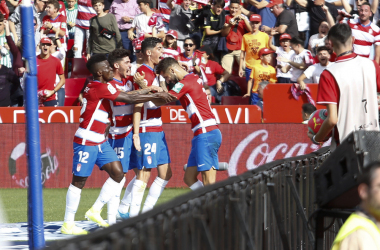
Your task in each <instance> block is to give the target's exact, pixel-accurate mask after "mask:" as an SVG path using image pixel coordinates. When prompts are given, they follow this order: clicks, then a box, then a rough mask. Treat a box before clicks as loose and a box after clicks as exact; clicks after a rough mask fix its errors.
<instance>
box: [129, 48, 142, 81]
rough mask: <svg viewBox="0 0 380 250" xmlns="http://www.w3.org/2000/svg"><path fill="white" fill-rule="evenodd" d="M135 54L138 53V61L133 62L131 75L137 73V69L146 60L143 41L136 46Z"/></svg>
mask: <svg viewBox="0 0 380 250" xmlns="http://www.w3.org/2000/svg"><path fill="white" fill-rule="evenodd" d="M135 54H136V61H134V62H133V63H131V75H132V76H133V75H135V74H136V71H137V69H138V68H139V67H140V66H141V65H142V64H143V62H144V54H143V53H142V52H141V43H139V44H137V45H136V47H135Z"/></svg>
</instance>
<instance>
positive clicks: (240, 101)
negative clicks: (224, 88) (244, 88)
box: [221, 96, 249, 105]
mask: <svg viewBox="0 0 380 250" xmlns="http://www.w3.org/2000/svg"><path fill="white" fill-rule="evenodd" d="M221 104H222V105H249V98H248V97H242V96H222V103H221Z"/></svg>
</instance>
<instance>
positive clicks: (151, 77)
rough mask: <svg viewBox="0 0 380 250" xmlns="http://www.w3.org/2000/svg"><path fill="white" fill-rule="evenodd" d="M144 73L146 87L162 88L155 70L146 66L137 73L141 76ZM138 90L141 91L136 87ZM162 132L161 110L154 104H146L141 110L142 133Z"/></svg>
mask: <svg viewBox="0 0 380 250" xmlns="http://www.w3.org/2000/svg"><path fill="white" fill-rule="evenodd" d="M142 71H144V73H145V79H144V82H145V84H146V86H148V87H149V86H160V83H159V81H158V79H157V77H156V74H155V73H154V70H153V69H152V68H151V67H149V66H148V65H146V64H143V65H141V66H140V67H139V68H138V69H137V72H138V73H140V74H141V72H142ZM135 88H136V89H139V87H138V86H137V85H135ZM161 131H162V120H161V108H160V107H157V106H156V105H154V103H153V102H146V103H144V106H143V108H142V109H141V120H140V133H145V132H161Z"/></svg>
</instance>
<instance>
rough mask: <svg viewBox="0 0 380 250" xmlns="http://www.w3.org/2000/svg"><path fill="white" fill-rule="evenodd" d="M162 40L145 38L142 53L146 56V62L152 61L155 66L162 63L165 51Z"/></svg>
mask: <svg viewBox="0 0 380 250" xmlns="http://www.w3.org/2000/svg"><path fill="white" fill-rule="evenodd" d="M161 42H162V41H161V39H160V38H157V37H148V38H145V39H144V41H143V42H142V43H141V51H142V53H143V54H144V61H145V60H146V61H150V62H152V63H153V64H154V65H157V64H158V63H159V62H160V58H161V57H162V52H163V51H164V49H163V47H162V43H161Z"/></svg>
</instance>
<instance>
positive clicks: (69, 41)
mask: <svg viewBox="0 0 380 250" xmlns="http://www.w3.org/2000/svg"><path fill="white" fill-rule="evenodd" d="M73 46H74V39H68V40H67V50H71V49H72V47H73Z"/></svg>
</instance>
